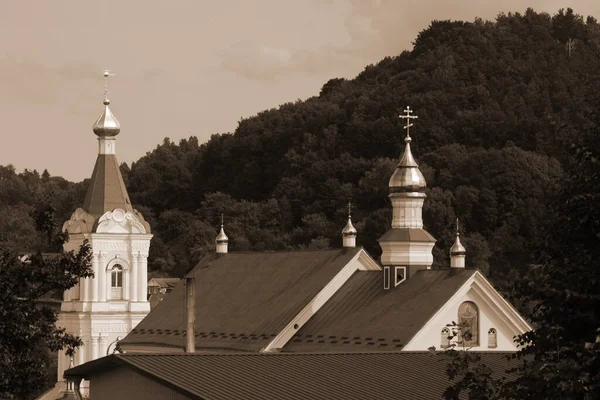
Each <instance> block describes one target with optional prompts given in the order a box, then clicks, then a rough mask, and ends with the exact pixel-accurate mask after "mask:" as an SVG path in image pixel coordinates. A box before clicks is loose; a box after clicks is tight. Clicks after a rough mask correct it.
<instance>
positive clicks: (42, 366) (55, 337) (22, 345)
mask: <svg viewBox="0 0 600 400" xmlns="http://www.w3.org/2000/svg"><path fill="white" fill-rule="evenodd" d="M42 226H44V225H43V224H42ZM66 239H67V238H66V237H62V240H66ZM90 260H91V251H90V247H89V245H88V244H87V242H86V243H85V244H84V245H83V246H82V247H81V248H80V249H79V251H78V252H76V253H75V252H68V253H66V252H63V253H61V254H58V255H57V256H56V257H49V256H44V255H42V253H41V252H39V251H38V252H36V253H34V254H32V255H31V256H28V257H19V255H18V254H17V253H16V252H15V251H13V250H11V249H9V248H6V247H4V246H2V245H1V244H0V316H1V317H0V398H3V399H25V398H31V397H32V396H33V395H35V394H36V393H38V392H39V391H40V390H43V389H44V388H45V387H47V386H48V384H51V382H49V377H48V375H47V373H48V364H49V362H50V357H49V352H56V351H58V350H60V349H66V351H67V354H72V353H73V350H74V349H75V348H76V347H78V346H80V345H81V344H82V343H81V340H80V339H79V338H78V337H76V336H74V335H71V334H69V333H67V332H66V331H65V330H64V329H62V328H58V327H56V325H55V323H56V311H55V310H54V309H53V308H52V306H51V302H45V301H44V299H45V298H47V297H48V296H49V294H51V293H53V292H56V291H58V292H60V293H62V292H63V291H64V290H67V289H69V288H71V287H73V286H74V285H75V284H76V283H77V282H78V281H79V278H82V277H88V276H91V275H92V272H91V270H90V269H89V266H90Z"/></svg>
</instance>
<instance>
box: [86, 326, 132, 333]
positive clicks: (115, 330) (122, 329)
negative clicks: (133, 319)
mask: <svg viewBox="0 0 600 400" xmlns="http://www.w3.org/2000/svg"><path fill="white" fill-rule="evenodd" d="M129 330H130V329H129V325H127V324H103V325H93V326H92V333H99V332H102V333H121V332H129Z"/></svg>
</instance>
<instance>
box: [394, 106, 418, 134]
mask: <svg viewBox="0 0 600 400" xmlns="http://www.w3.org/2000/svg"><path fill="white" fill-rule="evenodd" d="M403 112H404V113H405V115H402V114H401V115H399V117H400V118H402V119H405V120H406V125H404V129H406V137H407V138H410V127H411V126H413V123H412V122H410V120H411V119H417V118H419V117H418V116H417V115H411V114H412V112H413V110H411V109H410V106H406V109H405V110H404V111H403Z"/></svg>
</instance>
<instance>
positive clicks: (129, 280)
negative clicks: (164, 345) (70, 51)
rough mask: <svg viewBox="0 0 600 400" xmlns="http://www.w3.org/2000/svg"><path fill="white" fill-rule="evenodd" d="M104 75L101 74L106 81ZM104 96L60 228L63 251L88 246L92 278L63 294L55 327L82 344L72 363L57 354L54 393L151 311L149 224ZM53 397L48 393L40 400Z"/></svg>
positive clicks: (111, 348) (105, 351) (104, 352)
mask: <svg viewBox="0 0 600 400" xmlns="http://www.w3.org/2000/svg"><path fill="white" fill-rule="evenodd" d="M108 76H109V74H108V72H105V73H104V77H105V79H107V78H108ZM107 94H108V91H106V93H105V98H104V110H103V112H102V114H101V115H100V117H99V118H98V120H97V121H96V123H94V125H93V131H94V133H95V134H96V136H97V137H98V156H97V158H96V164H95V165H94V170H93V173H92V177H91V179H90V182H89V186H88V188H87V193H86V195H85V200H84V202H83V205H82V206H81V208H78V209H76V210H75V212H73V214H72V216H71V218H70V219H69V220H68V221H66V222H65V223H64V224H63V228H62V229H63V231H64V232H68V234H69V241H68V242H67V243H65V245H64V250H65V251H70V250H77V249H78V248H79V247H80V246H81V245H82V244H83V243H84V241H88V242H89V244H90V246H91V250H92V262H91V267H92V270H93V273H94V276H93V277H89V278H81V279H80V281H79V284H77V285H76V286H75V287H73V288H71V289H69V290H67V291H65V292H64V295H63V302H62V305H61V309H60V313H59V316H58V321H57V326H58V327H62V328H65V329H66V330H67V332H69V333H72V334H74V335H77V336H79V337H80V338H81V340H82V341H83V346H82V347H80V348H78V349H77V350H76V353H75V356H74V357H73V359H72V360H71V359H70V357H68V356H67V355H66V354H65V352H64V351H61V352H59V355H58V379H59V383H58V385H57V387H56V391H58V392H59V391H60V389H62V388H63V387H62V386H61V383H62V382H61V381H62V379H61V377H62V375H63V372H64V371H65V370H66V369H67V368H69V367H70V366H73V365H81V364H84V363H86V362H88V361H91V360H95V359H97V358H99V357H103V356H106V355H107V354H109V352H111V351H112V350H113V349H114V347H115V345H116V343H117V341H118V340H120V339H123V338H124V337H125V336H126V335H127V334H128V333H129V332H130V331H131V330H132V329H133V328H135V326H136V325H137V324H138V323H139V322H140V321H141V320H142V319H143V318H144V317H146V315H147V314H148V313H149V312H150V303H149V302H148V300H147V298H148V296H147V290H148V289H147V280H148V278H147V276H148V273H147V271H148V252H149V249H150V240H151V239H152V234H151V233H150V225H149V224H148V223H147V222H146V221H144V217H143V216H142V215H141V214H140V213H139V212H138V211H137V210H134V209H133V207H132V206H131V201H130V200H129V195H128V194H127V189H126V188H125V184H124V182H123V177H122V176H121V172H120V170H119V163H118V161H117V157H116V136H117V135H118V134H119V132H120V125H119V122H118V121H117V119H116V118H115V116H114V115H113V113H112V112H111V110H110V107H109V105H110V101H109V100H108V97H107ZM54 395H55V393H53V392H49V393H46V394H45V395H44V396H43V397H42V398H51V396H54ZM54 398H56V397H54Z"/></svg>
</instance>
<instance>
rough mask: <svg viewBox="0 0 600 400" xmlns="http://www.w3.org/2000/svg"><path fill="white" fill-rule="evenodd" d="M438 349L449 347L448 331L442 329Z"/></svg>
mask: <svg viewBox="0 0 600 400" xmlns="http://www.w3.org/2000/svg"><path fill="white" fill-rule="evenodd" d="M441 339H442V340H441V344H440V347H441V348H442V349H447V348H448V347H450V329H448V328H444V329H442V337H441Z"/></svg>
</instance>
